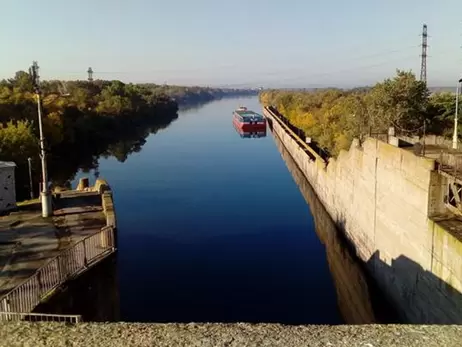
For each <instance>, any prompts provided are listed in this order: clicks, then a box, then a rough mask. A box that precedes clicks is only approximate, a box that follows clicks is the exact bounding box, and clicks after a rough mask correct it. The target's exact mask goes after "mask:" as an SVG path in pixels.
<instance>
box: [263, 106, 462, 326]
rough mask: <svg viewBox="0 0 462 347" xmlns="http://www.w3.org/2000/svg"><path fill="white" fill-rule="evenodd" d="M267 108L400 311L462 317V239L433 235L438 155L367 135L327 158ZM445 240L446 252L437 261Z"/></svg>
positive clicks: (416, 318) (434, 318) (428, 318)
mask: <svg viewBox="0 0 462 347" xmlns="http://www.w3.org/2000/svg"><path fill="white" fill-rule="evenodd" d="M264 114H265V116H266V117H268V118H269V119H271V122H272V128H273V133H274V134H276V135H277V136H278V137H279V139H280V140H281V141H282V142H283V144H284V146H285V147H286V149H287V150H288V151H289V153H290V154H291V156H292V157H293V158H294V160H295V162H296V163H297V165H298V166H299V168H300V169H301V171H302V172H303V173H304V175H305V176H306V178H307V179H308V181H309V182H310V184H311V185H312V186H313V189H314V190H315V192H316V194H317V195H318V197H319V199H320V201H321V202H322V203H323V205H324V207H325V208H326V210H327V211H328V213H329V214H330V216H331V217H332V219H333V220H334V221H335V223H336V224H337V226H338V227H340V228H341V230H343V231H344V232H345V234H346V236H347V237H348V238H349V239H350V241H351V242H352V243H353V245H354V246H355V249H356V252H357V254H358V256H359V257H360V258H361V259H362V260H363V261H364V262H366V264H367V268H368V269H369V271H370V272H371V274H372V275H373V277H374V278H375V280H376V281H377V282H378V284H379V285H380V287H381V288H382V290H383V291H384V292H385V293H386V294H387V296H388V297H389V299H390V301H391V302H392V303H394V305H395V306H396V307H397V308H398V309H399V311H400V313H401V314H402V315H403V318H404V319H406V320H407V321H409V322H413V323H462V296H461V294H460V293H461V292H462V286H461V283H460V281H461V279H462V262H461V259H462V247H460V242H459V241H458V240H456V239H455V238H452V239H451V242H449V240H446V236H443V235H448V234H447V233H446V232H445V231H444V230H443V231H441V233H443V234H442V235H440V236H436V235H435V228H434V223H432V221H430V220H429V218H428V215H429V214H433V213H434V212H439V211H441V210H442V205H443V202H442V200H441V201H440V200H438V199H436V198H435V197H440V196H441V190H442V189H443V187H442V186H441V185H442V183H444V182H442V180H441V177H440V176H439V175H438V173H437V172H435V171H434V168H435V160H434V159H429V158H424V157H418V156H416V155H414V154H413V153H412V152H409V151H406V150H403V149H400V148H396V147H394V146H392V145H389V144H387V143H384V142H381V141H378V140H375V139H372V138H368V139H366V140H365V142H364V143H363V144H362V146H361V147H359V146H358V142H357V141H354V142H353V143H352V145H351V148H350V150H349V151H342V152H341V153H340V155H339V156H338V158H337V159H330V160H329V162H328V163H327V162H324V161H323V160H322V159H321V158H318V157H316V158H314V159H313V156H309V155H307V149H306V148H305V146H306V145H304V144H303V141H301V140H299V139H297V137H296V135H295V134H294V133H292V132H291V131H290V129H288V128H287V127H286V126H285V125H284V124H283V123H282V122H280V121H279V119H278V118H277V117H276V116H275V115H274V114H273V113H272V112H271V111H269V109H268V108H265V110H264ZM438 235H439V234H438ZM447 237H448V238H449V235H448V236H447ZM436 239H438V240H436ZM440 243H443V244H444V245H445V246H444V247H440V248H439V249H440V250H441V252H443V253H444V255H439V256H438V259H441V263H440V264H438V265H436V262H435V259H436V258H437V256H436V255H435V249H436V248H437V247H438V245H439V244H440ZM449 245H450V246H449ZM457 254H458V255H459V256H458V257H456V258H455V256H456V255H457ZM438 266H440V267H442V268H444V269H445V270H440V269H438V268H437V267H438ZM444 274H446V276H445V275H444ZM448 274H450V275H448ZM448 277H450V278H451V285H449V284H448V282H447V281H446V279H447V278H448Z"/></svg>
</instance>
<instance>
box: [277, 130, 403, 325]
mask: <svg viewBox="0 0 462 347" xmlns="http://www.w3.org/2000/svg"><path fill="white" fill-rule="evenodd" d="M270 126H271V125H270ZM273 138H274V140H275V142H276V145H277V147H278V149H279V152H280V153H281V156H282V158H283V159H284V161H285V163H286V165H287V168H288V169H289V171H290V173H291V174H292V177H293V178H294V180H295V182H296V184H297V185H298V186H299V188H300V192H301V193H302V195H303V197H304V198H305V200H306V202H307V203H308V205H309V208H310V210H311V214H312V216H313V219H314V224H315V230H316V234H317V235H318V238H319V239H320V240H321V242H322V243H323V245H324V246H325V248H326V256H327V261H328V264H329V269H330V273H331V276H332V279H333V281H334V284H335V288H336V292H337V304H338V307H339V310H340V312H341V314H342V316H343V318H344V320H345V322H346V323H347V324H372V323H396V322H399V319H398V314H397V312H395V311H394V310H393V309H391V307H390V305H389V304H388V303H387V301H386V299H385V297H384V295H383V294H382V293H381V292H380V290H379V289H378V287H377V285H376V283H375V282H374V281H373V280H372V279H371V278H370V276H368V274H367V273H366V268H365V267H366V266H365V264H363V263H362V262H361V260H360V259H359V258H358V257H357V256H356V254H355V252H354V250H353V249H352V247H351V245H350V244H349V243H348V241H347V240H346V239H345V237H344V236H343V234H342V233H341V232H339V231H338V229H337V228H336V226H335V224H334V222H333V220H332V219H331V217H330V216H329V214H328V212H327V211H326V209H325V208H324V206H323V205H322V203H321V201H320V200H319V199H318V197H317V196H316V193H315V192H314V190H313V188H312V187H311V185H310V184H309V182H308V180H307V179H306V177H305V176H304V174H303V173H302V172H301V170H300V169H299V168H298V166H297V164H296V163H295V161H294V160H293V159H292V157H291V155H290V153H289V152H288V151H287V150H286V148H285V147H284V145H283V144H282V142H281V141H280V140H279V138H278V136H277V135H276V134H274V135H273Z"/></svg>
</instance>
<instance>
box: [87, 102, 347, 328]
mask: <svg viewBox="0 0 462 347" xmlns="http://www.w3.org/2000/svg"><path fill="white" fill-rule="evenodd" d="M239 105H245V106H247V107H249V108H250V109H253V110H255V111H257V112H260V111H261V106H260V105H259V104H258V99H257V98H256V97H251V98H241V99H227V100H221V101H216V102H213V103H210V104H208V105H205V106H204V107H202V108H198V109H193V110H186V111H181V112H180V117H179V119H178V120H176V121H175V122H173V123H172V124H171V125H170V126H169V127H168V128H167V129H165V130H162V131H160V132H158V133H157V134H154V135H151V136H150V137H148V139H147V142H146V144H145V145H144V146H143V148H142V150H141V151H140V152H139V153H134V154H131V155H130V156H129V157H128V159H127V160H126V161H125V162H123V163H121V162H118V161H117V160H115V159H114V158H109V159H101V160H100V163H99V171H100V175H101V177H104V178H106V179H107V180H108V181H109V183H110V184H111V186H112V188H113V190H114V198H115V203H116V209H117V218H118V226H119V254H118V269H119V290H120V305H121V319H122V320H125V321H156V322H167V321H170V322H173V321H175V322H189V321H196V322H198V321H208V322H234V321H246V322H281V323H288V324H300V323H319V324H322V323H331V324H336V323H341V322H342V321H343V319H342V318H341V315H340V310H339V309H338V305H337V296H336V288H335V287H334V281H333V279H332V275H331V273H330V271H329V265H328V262H327V257H326V251H325V248H324V246H323V244H322V243H321V242H320V241H319V239H318V236H317V233H316V232H315V227H314V221H313V217H312V215H311V213H310V210H309V208H308V207H307V203H306V201H305V199H304V197H303V195H302V194H301V193H300V189H299V186H298V185H297V184H296V183H295V181H294V178H293V176H292V174H291V173H290V172H289V170H288V169H287V166H286V164H285V162H284V160H282V158H281V154H280V152H279V151H278V149H277V147H276V144H275V141H274V140H273V138H272V135H271V133H270V132H269V130H268V132H267V136H266V137H261V138H241V136H240V135H239V134H238V133H237V132H236V130H235V129H234V127H233V125H232V115H231V113H232V111H233V110H234V109H235V108H236V107H238V106H239ZM79 176H81V175H79Z"/></svg>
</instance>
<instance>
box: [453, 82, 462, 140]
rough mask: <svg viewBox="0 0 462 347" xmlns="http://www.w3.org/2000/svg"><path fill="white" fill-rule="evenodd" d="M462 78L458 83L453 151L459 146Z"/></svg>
mask: <svg viewBox="0 0 462 347" xmlns="http://www.w3.org/2000/svg"><path fill="white" fill-rule="evenodd" d="M461 83H462V78H461V79H460V80H459V81H458V82H457V88H456V114H455V115H454V134H453V135H452V149H457V148H458V144H459V139H458V129H457V128H458V121H459V119H458V118H459V94H460V85H461Z"/></svg>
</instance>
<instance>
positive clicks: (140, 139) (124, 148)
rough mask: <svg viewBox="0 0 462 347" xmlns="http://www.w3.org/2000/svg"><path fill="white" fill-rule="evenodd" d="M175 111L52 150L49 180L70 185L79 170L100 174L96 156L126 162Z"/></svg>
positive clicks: (172, 119)
mask: <svg viewBox="0 0 462 347" xmlns="http://www.w3.org/2000/svg"><path fill="white" fill-rule="evenodd" d="M177 118H178V114H176V113H174V114H170V115H168V114H165V115H163V116H161V117H153V119H152V120H151V121H149V123H146V124H143V123H131V122H128V123H126V124H123V125H121V126H120V127H119V128H118V129H115V131H114V136H112V137H111V138H109V137H99V138H97V137H96V138H93V139H92V140H91V142H90V143H88V142H86V143H80V144H79V143H78V142H74V143H70V144H69V145H68V146H67V147H64V146H63V147H61V148H59V149H55V151H53V152H52V155H51V156H50V159H49V161H48V165H49V172H50V180H51V181H52V183H53V185H54V186H59V187H66V188H70V185H71V183H70V182H71V181H72V180H74V178H75V175H76V174H77V172H78V171H80V170H81V171H83V172H94V175H95V178H97V177H99V174H100V173H99V159H100V158H110V157H114V158H116V159H117V160H118V161H119V162H122V163H123V162H125V161H126V160H127V158H128V157H129V156H130V154H132V153H139V152H140V151H141V150H142V148H143V146H144V144H145V143H146V138H147V137H148V136H149V135H151V134H155V133H157V132H158V131H159V130H162V129H166V128H167V127H168V126H169V125H170V124H171V123H172V122H173V121H174V120H176V119H177Z"/></svg>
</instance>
